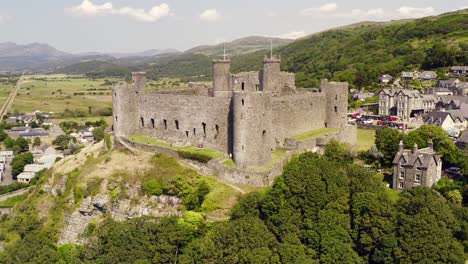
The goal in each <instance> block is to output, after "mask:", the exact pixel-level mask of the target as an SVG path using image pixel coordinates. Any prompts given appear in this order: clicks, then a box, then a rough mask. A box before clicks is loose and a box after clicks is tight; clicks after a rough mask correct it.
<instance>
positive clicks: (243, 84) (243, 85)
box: [242, 82, 245, 91]
mask: <svg viewBox="0 0 468 264" xmlns="http://www.w3.org/2000/svg"><path fill="white" fill-rule="evenodd" d="M244 88H245V83H243V82H242V91H244Z"/></svg>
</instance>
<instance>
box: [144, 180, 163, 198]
mask: <svg viewBox="0 0 468 264" xmlns="http://www.w3.org/2000/svg"><path fill="white" fill-rule="evenodd" d="M143 191H144V192H145V193H146V194H149V195H161V194H163V183H161V182H159V181H158V180H156V179H151V180H148V181H146V182H144V183H143Z"/></svg>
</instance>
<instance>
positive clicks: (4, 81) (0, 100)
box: [0, 78, 16, 107]
mask: <svg viewBox="0 0 468 264" xmlns="http://www.w3.org/2000/svg"><path fill="white" fill-rule="evenodd" d="M13 81H15V83H13ZM15 85H16V79H8V78H0V107H1V106H3V104H4V103H5V102H6V99H7V98H8V95H10V93H11V91H12V90H13V88H15Z"/></svg>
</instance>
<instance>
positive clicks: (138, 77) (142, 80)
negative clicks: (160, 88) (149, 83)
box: [132, 72, 146, 90]
mask: <svg viewBox="0 0 468 264" xmlns="http://www.w3.org/2000/svg"><path fill="white" fill-rule="evenodd" d="M132 86H133V87H134V88H136V89H138V90H145V86H146V72H132Z"/></svg>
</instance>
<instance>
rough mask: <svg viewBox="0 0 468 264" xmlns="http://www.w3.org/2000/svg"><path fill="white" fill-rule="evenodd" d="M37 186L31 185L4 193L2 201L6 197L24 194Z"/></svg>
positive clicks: (0, 199) (0, 197) (1, 196)
mask: <svg viewBox="0 0 468 264" xmlns="http://www.w3.org/2000/svg"><path fill="white" fill-rule="evenodd" d="M35 187H36V186H30V187H27V188H24V189H19V190H17V191H14V192H9V193H5V194H2V195H0V202H2V201H5V200H6V199H8V198H11V197H15V196H19V195H23V194H25V193H27V192H29V190H31V189H32V188H35Z"/></svg>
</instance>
